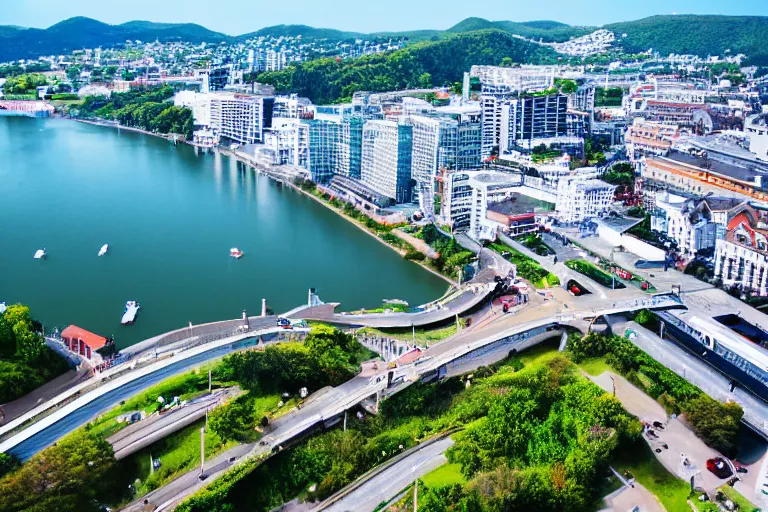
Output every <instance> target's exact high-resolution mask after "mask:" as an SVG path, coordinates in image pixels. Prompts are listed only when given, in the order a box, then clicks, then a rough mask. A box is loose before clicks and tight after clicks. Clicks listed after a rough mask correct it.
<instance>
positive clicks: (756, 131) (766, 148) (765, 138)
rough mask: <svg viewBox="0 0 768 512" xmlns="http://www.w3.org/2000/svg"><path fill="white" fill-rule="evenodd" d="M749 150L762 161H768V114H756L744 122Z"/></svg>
mask: <svg viewBox="0 0 768 512" xmlns="http://www.w3.org/2000/svg"><path fill="white" fill-rule="evenodd" d="M744 133H746V134H747V139H748V140H749V150H750V151H751V152H752V153H754V154H755V155H756V156H757V158H759V159H760V160H768V114H755V115H751V116H749V117H747V119H746V120H745V121H744Z"/></svg>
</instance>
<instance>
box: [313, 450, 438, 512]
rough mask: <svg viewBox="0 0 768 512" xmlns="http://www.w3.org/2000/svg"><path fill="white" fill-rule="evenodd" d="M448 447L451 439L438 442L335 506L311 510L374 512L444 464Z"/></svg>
mask: <svg viewBox="0 0 768 512" xmlns="http://www.w3.org/2000/svg"><path fill="white" fill-rule="evenodd" d="M451 446H453V439H451V438H450V437H446V438H444V439H440V440H439V441H436V442H434V443H432V444H430V445H429V446H427V447H425V448H422V449H420V450H417V451H415V452H413V453H412V454H410V455H409V456H407V457H406V458H404V459H402V460H400V461H398V462H397V463H395V464H393V465H391V466H390V467H388V468H387V469H385V470H384V471H382V472H380V473H378V474H376V475H375V476H373V477H372V478H371V479H370V480H368V481H366V482H365V483H364V484H362V485H361V486H359V487H358V488H357V489H355V490H353V491H352V492H350V493H349V494H347V495H346V496H344V497H343V498H342V499H340V500H339V501H337V502H335V503H334V504H332V505H330V506H328V507H326V508H322V507H318V508H316V509H314V510H326V511H328V512H373V510H375V509H376V507H377V506H378V505H379V504H380V503H381V502H384V501H388V500H389V499H391V498H393V497H394V496H396V495H397V494H398V493H399V492H400V491H401V490H403V489H405V488H406V487H408V485H410V484H411V483H412V482H414V481H415V480H416V479H418V478H421V477H422V476H424V475H426V474H427V473H429V472H431V471H432V470H433V469H435V468H437V467H440V466H442V465H443V464H445V463H446V462H447V460H446V458H445V455H444V453H445V452H446V450H448V448H450V447H451Z"/></svg>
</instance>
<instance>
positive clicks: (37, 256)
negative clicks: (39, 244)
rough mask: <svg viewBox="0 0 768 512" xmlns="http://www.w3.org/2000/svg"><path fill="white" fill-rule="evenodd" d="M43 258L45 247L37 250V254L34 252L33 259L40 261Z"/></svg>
mask: <svg viewBox="0 0 768 512" xmlns="http://www.w3.org/2000/svg"><path fill="white" fill-rule="evenodd" d="M45 256H46V254H45V247H43V248H42V249H38V250H37V252H35V259H36V260H41V259H43V258H45Z"/></svg>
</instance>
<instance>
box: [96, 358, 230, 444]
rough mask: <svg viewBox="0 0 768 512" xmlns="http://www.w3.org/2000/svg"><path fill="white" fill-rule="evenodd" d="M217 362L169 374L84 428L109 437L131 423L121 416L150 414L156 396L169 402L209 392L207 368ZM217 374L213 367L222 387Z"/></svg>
mask: <svg viewBox="0 0 768 512" xmlns="http://www.w3.org/2000/svg"><path fill="white" fill-rule="evenodd" d="M217 365H218V362H212V363H207V364H205V365H203V366H201V367H200V368H199V369H198V370H196V371H195V370H193V371H191V372H186V373H183V374H181V375H176V376H174V377H169V378H168V379H165V380H163V381H161V382H159V383H158V384H155V385H154V386H151V387H149V388H147V389H145V390H144V391H142V392H140V393H138V394H136V395H134V396H132V397H131V398H129V399H127V400H125V401H123V402H122V403H121V404H120V405H118V406H117V407H115V408H113V409H111V410H109V411H107V412H106V413H104V414H103V415H101V416H99V417H98V418H96V419H95V420H94V421H92V422H91V423H89V424H88V425H86V427H85V428H87V429H89V430H90V431H91V432H93V433H96V434H101V435H103V436H104V437H109V436H111V435H112V434H114V433H116V432H118V431H120V430H121V429H122V428H124V427H126V426H128V425H127V423H125V422H123V423H118V422H117V420H116V418H117V417H118V416H120V415H122V414H126V413H129V412H133V411H145V412H146V413H147V415H149V414H151V413H153V412H154V411H155V409H156V408H157V405H158V402H157V397H159V396H162V397H163V398H165V400H166V402H170V401H171V400H173V397H174V396H178V397H179V398H180V399H181V400H189V399H191V398H195V397H197V396H201V395H204V394H206V393H208V370H209V369H212V370H213V369H214V368H215V367H216V366H217ZM215 373H216V372H215V370H214V382H213V387H214V388H219V387H222V383H219V382H217V381H216V380H215ZM226 384H227V385H228V384H229V383H226Z"/></svg>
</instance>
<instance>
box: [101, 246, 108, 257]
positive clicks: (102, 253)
mask: <svg viewBox="0 0 768 512" xmlns="http://www.w3.org/2000/svg"><path fill="white" fill-rule="evenodd" d="M108 250H109V244H104V245H102V246H101V249H99V256H104V255H105V254H107V251H108Z"/></svg>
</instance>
